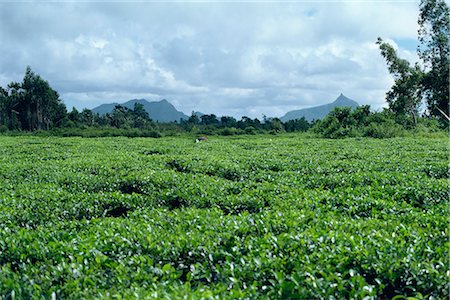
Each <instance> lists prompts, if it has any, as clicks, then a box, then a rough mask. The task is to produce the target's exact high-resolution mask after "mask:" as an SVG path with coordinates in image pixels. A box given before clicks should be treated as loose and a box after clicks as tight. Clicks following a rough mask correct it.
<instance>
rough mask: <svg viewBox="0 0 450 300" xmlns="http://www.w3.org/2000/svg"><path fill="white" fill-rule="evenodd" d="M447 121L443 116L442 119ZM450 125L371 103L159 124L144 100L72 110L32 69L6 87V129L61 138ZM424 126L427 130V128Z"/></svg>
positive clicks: (336, 133)
mask: <svg viewBox="0 0 450 300" xmlns="http://www.w3.org/2000/svg"><path fill="white" fill-rule="evenodd" d="M441 121H442V119H441ZM445 126H448V124H447V125H446V123H445V122H444V123H443V122H441V123H439V121H438V119H435V118H433V117H432V116H430V115H426V116H416V115H411V114H408V113H403V114H400V113H398V111H395V109H393V108H392V107H390V108H389V109H385V110H383V111H382V112H372V111H371V110H370V106H368V105H365V106H360V107H358V108H356V109H354V110H352V109H351V108H346V107H344V108H342V107H341V108H339V107H338V108H336V109H334V110H333V111H331V112H330V113H329V115H328V116H327V117H325V118H324V119H323V120H316V121H313V122H308V121H307V120H306V119H305V118H301V119H297V120H290V121H287V122H282V121H281V120H280V119H278V118H267V117H265V116H263V118H262V120H259V119H257V118H255V119H252V118H249V117H246V116H244V117H242V118H241V119H240V120H237V119H235V118H234V117H230V116H222V117H217V116H216V115H214V114H207V115H202V116H198V115H196V114H194V113H192V115H191V116H190V117H189V118H188V119H187V120H180V121H179V122H173V123H158V122H154V121H153V120H151V119H150V117H149V114H148V112H147V111H146V110H145V109H144V106H143V105H142V104H140V103H136V104H135V105H134V108H133V109H129V108H126V107H124V106H120V105H117V106H116V107H115V108H114V109H113V111H112V112H111V113H107V114H104V115H100V114H97V113H94V112H92V111H91V110H89V109H83V110H82V111H78V110H77V109H76V108H73V109H72V111H70V112H68V111H67V109H66V106H65V105H64V103H63V102H62V101H61V99H60V97H59V94H58V92H57V91H55V90H53V89H52V88H51V87H50V85H49V83H48V82H47V81H45V80H44V79H42V78H41V77H40V76H39V75H37V74H35V73H34V72H33V71H32V70H31V68H30V67H27V69H26V72H25V76H24V79H23V81H22V82H20V83H18V82H12V83H10V84H9V85H8V86H7V88H6V89H4V88H0V132H3V133H8V134H24V133H27V132H33V134H41V135H60V136H86V137H96V136H129V137H161V136H164V135H177V134H183V133H190V134H197V135H199V134H201V135H239V134H258V133H271V134H278V133H283V132H307V131H309V132H311V133H314V134H316V135H319V136H323V137H326V138H343V137H356V136H368V137H377V138H383V137H393V136H399V135H402V134H403V133H404V132H405V130H411V129H416V130H417V128H420V130H422V131H425V132H430V131H438V130H439V128H445ZM424 128H427V129H426V130H425V129H424Z"/></svg>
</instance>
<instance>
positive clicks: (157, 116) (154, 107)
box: [92, 99, 189, 122]
mask: <svg viewBox="0 0 450 300" xmlns="http://www.w3.org/2000/svg"><path fill="white" fill-rule="evenodd" d="M136 103H139V104H142V105H143V106H144V109H145V110H146V111H147V112H148V115H149V117H150V119H152V120H153V121H156V122H175V121H176V122H179V121H180V119H183V120H187V119H188V118H189V117H188V116H187V115H185V114H184V113H183V112H181V111H179V110H177V109H176V108H175V106H173V105H172V104H171V103H170V102H169V101H167V100H166V99H162V100H159V101H148V100H146V99H132V100H128V101H126V102H124V103H117V102H113V103H107V104H101V105H99V106H97V107H94V108H93V109H92V112H94V113H98V114H100V115H104V114H107V113H111V112H112V111H113V110H114V108H115V107H116V106H117V105H121V106H123V107H126V108H129V109H133V108H134V105H135V104H136Z"/></svg>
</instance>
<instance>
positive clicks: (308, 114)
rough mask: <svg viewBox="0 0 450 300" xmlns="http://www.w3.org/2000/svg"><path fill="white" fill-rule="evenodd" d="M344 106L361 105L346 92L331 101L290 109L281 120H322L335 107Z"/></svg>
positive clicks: (354, 106)
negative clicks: (346, 95) (347, 95)
mask: <svg viewBox="0 0 450 300" xmlns="http://www.w3.org/2000/svg"><path fill="white" fill-rule="evenodd" d="M344 106H346V107H351V108H356V107H358V106H359V104H358V102H356V101H353V100H352V99H350V98H347V97H345V96H344V94H342V93H341V94H340V95H339V97H337V98H336V100H334V101H333V102H331V103H328V104H324V105H319V106H314V107H310V108H305V109H299V110H292V111H289V112H287V113H286V114H285V115H284V116H283V117H281V121H283V122H286V121H289V120H295V119H300V118H301V117H305V119H306V120H307V121H308V122H311V121H313V120H320V119H323V118H324V117H325V116H326V115H327V114H328V113H329V112H330V111H331V110H333V109H334V108H335V107H344Z"/></svg>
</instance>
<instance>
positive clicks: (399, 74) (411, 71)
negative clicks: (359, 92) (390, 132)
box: [377, 0, 450, 125]
mask: <svg viewBox="0 0 450 300" xmlns="http://www.w3.org/2000/svg"><path fill="white" fill-rule="evenodd" d="M419 8H420V14H419V20H418V25H419V32H418V35H419V36H418V38H419V47H418V49H417V52H418V55H419V58H420V59H421V60H422V64H423V66H424V67H425V69H424V70H422V69H421V68H420V66H419V64H418V63H416V65H415V66H414V67H411V66H410V65H409V62H408V61H407V60H405V59H401V58H399V57H398V56H397V53H396V52H395V50H394V48H393V47H392V46H391V45H389V44H388V43H386V42H383V40H382V39H381V38H378V41H377V44H378V45H379V47H380V50H381V55H382V56H383V57H384V58H385V59H386V62H387V64H388V69H389V72H390V73H391V74H392V75H393V76H394V79H395V83H394V86H392V88H391V90H390V91H389V92H388V93H387V94H386V100H387V101H388V103H389V108H390V109H391V110H392V111H393V112H395V113H396V114H398V115H401V114H410V115H411V116H412V117H413V119H414V125H416V124H417V122H416V115H417V110H418V107H419V106H420V104H421V102H422V100H423V98H425V100H426V104H427V109H428V113H429V115H430V116H432V117H437V118H438V119H441V120H444V121H446V122H447V124H449V122H450V118H449V116H448V115H449V114H448V112H449V109H450V106H449V103H450V100H449V94H450V93H449V82H450V80H449V54H450V50H449V46H448V45H449V25H450V18H449V8H448V6H447V4H446V2H445V1H444V0H421V2H420V6H419Z"/></svg>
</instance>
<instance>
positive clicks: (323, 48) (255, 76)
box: [0, 1, 419, 118]
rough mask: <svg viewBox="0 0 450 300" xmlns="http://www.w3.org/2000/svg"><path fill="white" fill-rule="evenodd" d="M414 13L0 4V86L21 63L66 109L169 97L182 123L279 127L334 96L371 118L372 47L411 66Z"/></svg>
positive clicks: (377, 90) (378, 98)
mask: <svg viewBox="0 0 450 300" xmlns="http://www.w3.org/2000/svg"><path fill="white" fill-rule="evenodd" d="M418 11H419V10H418V4H417V3H415V2H404V1H391V2H386V1H357V2H345V1H344V2H329V1H322V2H314V3H311V2H295V3H292V2H290V3H274V2H263V3H255V2H245V3H242V2H208V3H204V2H201V3H199V2H182V3H181V2H177V3H173V2H171V3H160V2H149V1H144V2H139V3H136V2H120V3H118V2H113V3H111V2H100V3H99V2H89V1H87V2H82V3H39V2H37V3H35V2H33V3H23V2H0V14H1V16H2V17H1V18H0V24H1V26H0V38H1V39H2V41H3V43H2V44H1V45H0V51H1V52H2V53H3V55H2V57H0V70H1V71H0V86H2V87H5V86H6V85H7V84H9V83H10V82H12V81H20V80H21V79H22V78H23V74H24V70H25V68H26V66H27V65H29V66H31V68H32V70H33V71H34V72H36V73H37V74H39V75H40V76H41V77H42V78H43V79H45V80H47V81H48V82H49V84H50V85H51V87H52V88H54V89H55V90H57V91H58V92H59V93H60V96H61V99H62V100H63V102H64V103H65V104H66V106H67V108H68V109H69V110H70V109H71V108H72V107H76V108H77V109H78V110H82V109H83V108H88V109H92V108H94V107H96V106H98V105H101V104H106V103H112V102H117V103H120V101H127V100H126V99H148V100H152V101H153V99H168V100H169V101H170V103H171V104H172V105H174V106H175V107H176V108H177V110H179V111H182V112H184V113H185V112H192V111H199V110H203V111H207V112H209V113H212V114H215V115H228V116H233V117H240V116H249V117H251V118H261V117H262V115H273V116H277V117H280V116H282V115H283V114H284V113H286V112H288V111H291V110H294V109H303V108H308V107H313V106H318V105H322V104H326V103H328V102H329V101H331V99H334V98H335V97H336V91H340V92H342V93H344V94H346V95H348V97H349V98H350V99H356V101H357V102H358V103H359V104H360V105H365V104H368V105H370V106H371V107H372V108H373V109H375V110H379V109H380V108H382V107H385V106H386V101H385V93H386V92H387V91H388V90H389V88H390V86H391V85H392V83H393V78H392V77H391V75H390V74H389V73H388V70H387V66H386V63H385V62H384V60H383V58H382V57H381V55H380V51H379V49H378V47H377V45H376V44H375V42H376V39H377V37H378V36H380V37H382V38H383V39H384V40H385V41H388V42H390V43H391V44H392V45H393V46H394V47H395V48H396V49H397V51H398V52H399V56H400V57H404V58H406V59H408V60H409V61H416V60H417V54H416V51H415V47H416V46H417V29H418V25H417V17H418ZM61 19H64V21H65V22H64V23H61V22H60V20H61Z"/></svg>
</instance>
